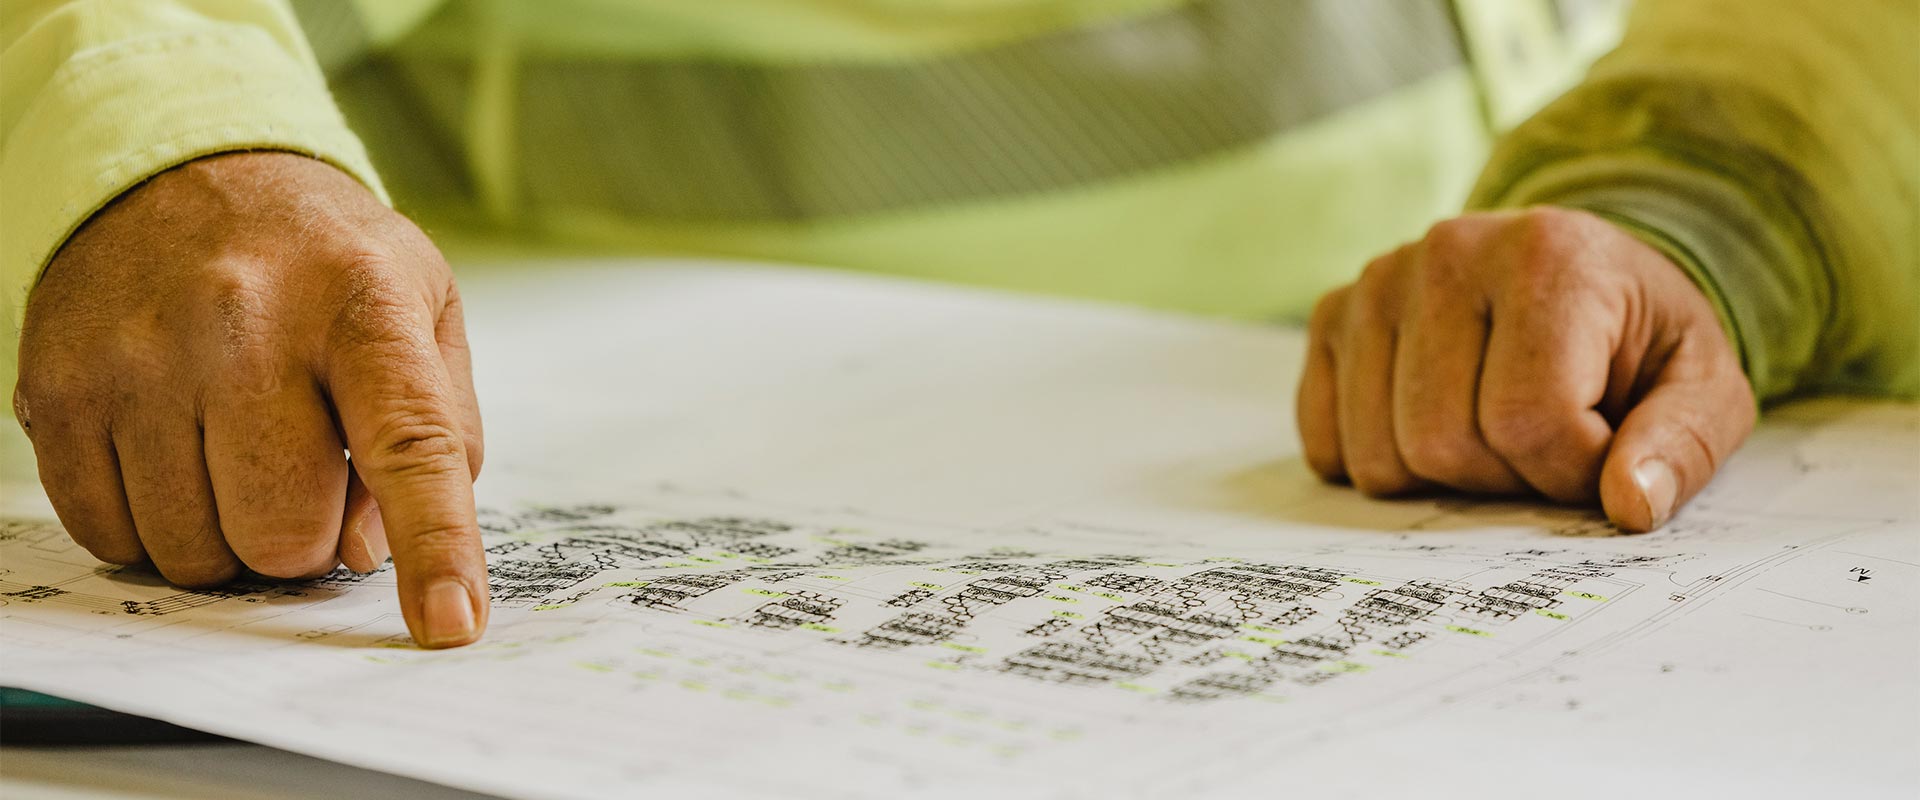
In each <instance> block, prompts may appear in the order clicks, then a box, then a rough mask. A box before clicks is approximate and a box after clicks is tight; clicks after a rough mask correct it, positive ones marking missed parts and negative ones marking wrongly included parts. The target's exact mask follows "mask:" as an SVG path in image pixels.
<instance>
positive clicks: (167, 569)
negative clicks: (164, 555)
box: [155, 553, 240, 589]
mask: <svg viewBox="0 0 1920 800" xmlns="http://www.w3.org/2000/svg"><path fill="white" fill-rule="evenodd" d="M155 566H156V567H157V568H158V569H159V570H160V576H161V577H163V578H166V579H167V582H168V583H171V584H173V585H175V586H179V587H181V588H183V589H211V588H213V587H216V586H222V585H225V584H228V583H232V582H233V579H234V578H237V577H239V576H240V562H239V561H236V560H234V559H233V558H232V557H229V556H227V555H226V554H225V553H219V554H212V555H187V556H183V557H176V558H173V559H169V560H167V561H164V562H155Z"/></svg>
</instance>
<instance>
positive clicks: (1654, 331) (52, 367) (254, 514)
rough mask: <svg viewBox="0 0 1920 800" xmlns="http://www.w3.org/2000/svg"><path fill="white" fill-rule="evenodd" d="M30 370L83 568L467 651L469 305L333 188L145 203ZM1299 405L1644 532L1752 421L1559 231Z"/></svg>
mask: <svg viewBox="0 0 1920 800" xmlns="http://www.w3.org/2000/svg"><path fill="white" fill-rule="evenodd" d="M20 365H21V379H20V383H19V385H18V387H17V388H16V391H15V396H14V410H15V415H16V417H17V418H18V419H19V420H20V423H21V425H22V427H23V428H24V429H25V430H26V431H27V435H28V437H29V438H30V439H31V440H32V442H33V447H34V452H35V453H36V455H37V457H38V459H39V465H40V475H41V480H42V482H43V483H44V484H45V487H46V490H47V494H48V496H49V498H51V500H52V502H53V505H54V509H55V510H56V512H57V513H58V514H59V516H60V519H61V522H62V523H63V524H64V525H65V526H66V528H67V530H68V531H69V532H70V533H71V534H72V536H73V537H74V539H75V540H76V541H77V542H79V543H80V544H81V545H82V546H84V547H86V548H87V550H88V551H90V552H92V553H93V554H94V555H95V556H97V557H99V558H100V559H101V560H103V561H107V562H111V563H115V564H140V563H149V562H150V563H151V564H152V565H153V566H154V568H156V569H158V570H159V572H160V573H161V574H162V575H163V576H165V577H166V578H167V579H168V580H169V581H172V582H173V583H176V584H179V585H181V586H211V585H217V584H220V583H224V582H226V581H229V580H231V579H233V578H234V577H235V576H236V575H238V574H240V572H241V570H242V569H243V568H245V569H250V570H252V571H254V572H256V573H259V574H262V575H267V576H272V577H281V578H302V577H311V576H317V575H321V574H324V573H326V572H328V571H329V570H332V569H333V568H334V567H335V566H337V565H339V564H345V565H346V566H347V567H349V568H351V569H354V570H356V571H362V572H365V571H369V570H372V569H375V568H377V567H378V566H379V565H381V564H382V563H384V562H385V561H386V559H387V557H388V555H389V553H391V556H392V558H393V561H394V565H395V569H396V571H397V574H398V578H399V587H400V597H401V602H402V609H403V611H404V613H405V616H406V619H407V625H408V628H409V629H410V630H411V632H412V633H413V636H414V639H415V641H417V642H419V643H420V644H422V645H425V646H428V647H448V646H457V645H462V644H466V643H468V642H471V641H474V640H475V639H477V638H478V637H479V635H480V633H481V632H482V631H483V630H484V629H485V626H486V620H487V582H486V564H485V559H484V555H483V553H482V550H481V545H480V539H479V532H478V527H477V525H476V523H475V517H474V506H473V492H472V479H473V478H474V477H475V476H476V475H477V474H478V473H479V470H480V462H481V448H482V439H481V428H480V415H479V410H478V406H477V404H476V402H475V399H474V394H473V386H472V378H471V371H470V367H469V358H468V352H467V345H466V334H465V330H464V326H463V323H462V321H461V310H460V297H459V293H458V291H457V290H456V289H455V287H454V281H453V276H452V273H451V271H450V270H449V269H448V267H447V264H446V262H445V260H444V259H442V258H441V256H440V254H439V252H438V251H437V250H435V248H434V247H433V245H432V243H431V242H429V241H428V240H427V238H426V237H425V236H424V235H423V234H422V233H421V232H420V230H419V229H418V228H416V227H415V226H414V225H413V224H412V223H411V222H409V221H407V220H406V218H404V217H402V216H400V215H399V214H397V213H395V212H393V211H391V210H389V209H387V208H386V207H384V206H382V205H381V204H380V203H379V201H378V199H377V198H375V197H374V196H373V194H372V193H371V192H369V191H368V190H367V189H366V188H365V187H363V186H361V185H360V184H359V183H357V182H355V181H354V180H353V179H351V178H350V177H348V176H346V175H345V174H344V173H341V172H339V171H338V170H336V169H334V168H333V167H330V166H328V165H326V164H324V163H322V162H320V161H316V160H312V159H309V158H305V157H303V156H298V155H293V154H287V153H241V154H227V155H220V156H213V157H208V158H204V159H200V160H198V161H194V162H191V163H188V164H185V165H182V166H180V167H176V168H174V169H172V170H168V171H167V172H164V173H162V174H160V175H158V176H156V177H155V178H153V179H152V180H150V181H148V182H147V183H145V184H143V185H141V186H139V187H137V188H135V189H133V190H132V191H130V192H128V193H127V194H126V195H124V196H122V197H121V198H120V199H118V200H116V201H115V202H114V203H113V204H111V205H110V206H108V207H107V208H106V209H105V210H103V211H101V212H100V213H98V214H96V215H94V217H93V218H92V219H91V220H89V221H88V222H87V223H86V225H85V226H83V227H82V228H81V229H80V230H79V231H78V232H77V233H75V234H74V236H73V237H71V239H69V241H68V242H67V243H66V245H65V246H64V247H62V249H61V250H60V252H59V253H58V254H56V256H55V258H54V259H53V261H52V263H51V264H50V265H49V266H48V268H47V271H46V273H45V275H44V277H43V278H42V279H41V281H40V283H39V285H38V286H37V287H35V289H34V291H33V294H32V296H31V298H30V299H29V305H28V309H27V314H26V318H25V324H24V326H23V331H22V334H21V340H20ZM1298 409H1299V415H1300V416H1299V426H1300V435H1301V439H1302V441H1303V444H1304V447H1305V453H1306V458H1307V462H1308V463H1309V464H1310V465H1311V466H1312V468H1313V469H1314V470H1315V471H1316V472H1318V473H1319V474H1320V475H1321V476H1322V477H1324V478H1326V479H1327V480H1330V481H1343V482H1351V483H1352V484H1353V485H1354V486H1355V487H1357V488H1359V489H1360V490H1361V491H1363V492H1366V493H1368V494H1371V495H1393V494H1400V493H1405V492H1413V491H1421V490H1427V489H1433V488H1449V489H1455V490H1460V491H1464V492H1471V493H1476V494H1494V495H1527V494H1538V495H1543V496H1545V497H1548V498H1551V499H1554V500H1558V501H1562V502H1568V503H1592V502H1593V501H1594V500H1595V499H1598V500H1599V501H1600V502H1601V503H1602V505H1603V506H1604V507H1605V508H1606V511H1607V514H1608V516H1609V517H1610V518H1611V519H1612V520H1613V521H1614V522H1615V523H1616V524H1618V525H1620V526H1621V527H1623V528H1626V529H1629V530H1636V531H1644V530H1651V529H1653V528H1656V527H1659V526H1660V525H1661V524H1663V523H1664V522H1665V521H1666V519H1667V518H1668V517H1670V516H1671V514H1672V512H1673V510H1674V509H1676V508H1677V507H1678V506H1679V505H1680V504H1682V503H1684V502H1686V500H1687V499H1688V498H1690V497H1692V496H1693V495H1694V494H1695V493H1696V492H1698V491H1699V490H1700V489H1701V488H1702V487H1703V486H1704V485H1705V484H1706V482H1707V481H1708V480H1709V479H1710V478H1711V477H1712V475H1713V473H1714V471H1715V469H1717V468H1718V465H1719V464H1720V463H1722V461H1724V459H1725V458H1726V457H1727V456H1728V455H1729V454H1731V453H1732V451H1733V450H1734V449H1735V448H1737V447H1738V446H1739V444H1740V442H1741V440H1742V439H1743V438H1744V437H1745V436H1746V434H1747V433H1748V432H1749V431H1750V430H1751V429H1752V427H1753V423H1754V414H1755V411H1754V398H1753V393H1752V391H1751V389H1750V388H1749V386H1748V383H1747V380H1746V378H1745V376H1744V375H1742V373H1741V369H1740V364H1739V362H1738V358H1737V355H1736V353H1735V352H1734V349H1733V347H1732V345H1731V343H1730V342H1729V341H1728V339H1727V336H1726V334H1725V333H1724V332H1723V331H1722V329H1721V327H1720V325H1719V323H1718V321H1717V320H1716V318H1715V316H1714V312H1713V309H1712V307H1711V305H1710V304H1709V303H1708V301H1707V299H1706V297H1705V296H1704V295H1703V294H1702V293H1701V292H1700V291H1699V289H1698V288H1696V287H1695V286H1694V285H1693V284H1692V283H1691V282H1690V281H1689V280H1688V278H1687V277H1686V275H1685V274H1684V273H1682V272H1681V271H1680V270H1679V269H1678V268H1677V267H1676V266H1674V264H1672V263H1671V262H1669V261H1668V260H1667V259H1666V258H1665V257H1663V256H1662V255H1661V254H1660V253H1659V252H1657V251H1655V250H1653V249H1651V248H1649V247H1647V246H1646V245H1645V244H1642V243H1641V242H1640V241H1638V240H1637V239H1634V238H1633V237H1631V236H1629V235H1627V234H1626V233H1625V232H1623V231H1621V230H1619V229H1618V228H1616V227H1614V226H1613V225H1611V224H1609V223H1607V222H1605V221H1603V220H1600V219H1598V218H1596V217H1593V216H1590V215H1586V214H1582V213H1578V212H1572V211H1563V210H1554V209H1537V210H1530V211H1523V212H1509V213H1499V214H1481V215H1472V216H1466V217H1461V218H1459V219H1455V220H1451V221H1448V222H1444V223H1441V224H1440V225H1438V226H1436V227H1434V229H1433V230H1432V231H1431V232H1430V233H1429V234H1428V235H1427V236H1426V238H1424V239H1423V240H1421V241H1420V242H1416V243H1414V244H1410V245H1407V246H1405V247H1402V248H1400V249H1399V250H1396V251H1394V252H1393V253H1390V254H1388V255H1386V256H1384V257H1382V258H1380V259H1378V260H1376V261H1374V262H1373V263H1372V264H1370V265H1369V266H1368V267H1367V269H1366V271H1365V273H1364V274H1363V275H1362V276H1361V278H1360V279H1359V281H1357V282H1356V283H1354V284H1353V285H1351V286H1348V287H1346V288H1344V289H1340V290H1337V291H1335V292H1333V293H1331V294H1329V295H1328V296H1327V297H1326V298H1325V299H1323V300H1322V301H1321V302H1320V304H1319V306H1318V308H1317V309H1316V311H1315V313H1314V317H1313V322H1312V327H1311V345H1310V352H1309V355H1308V359H1307V366H1306V373H1305V375H1304V376H1303V379H1302V381H1301V385H1300V397H1299V404H1298ZM349 453H350V454H351V460H349V458H348V454H349Z"/></svg>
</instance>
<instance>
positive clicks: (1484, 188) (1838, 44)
mask: <svg viewBox="0 0 1920 800" xmlns="http://www.w3.org/2000/svg"><path fill="white" fill-rule="evenodd" d="M1916 76H1920V6H1916V5H1914V4H1913V3H1910V2H1905V0H1853V2H1846V3H1830V4H1809V3H1802V2H1795V1H1794V0H1738V1H1736V0H1662V2H1656V3H1644V4H1642V5H1641V6H1640V7H1639V9H1638V10H1637V11H1636V12H1635V16H1634V18H1633V20H1632V22H1631V23H1630V26H1629V29H1628V32H1627V35H1626V38H1625V39H1624V41H1623V42H1622V44H1621V46H1620V48H1619V49H1618V50H1617V51H1616V52H1615V53H1613V54H1612V55H1610V56H1608V57H1607V58H1605V59H1603V60H1602V61H1601V62H1600V63H1599V64H1598V65H1596V67H1595V68H1594V70H1593V72H1592V73H1591V74H1590V75H1589V76H1588V78H1587V80H1586V81H1585V82H1584V83H1583V84H1581V85H1580V86H1579V87H1577V88H1576V89H1574V90H1573V91H1571V92H1569V93H1568V94H1567V95H1566V96H1565V97H1563V98H1561V99H1560V100H1559V101H1558V102H1556V103H1554V104H1553V105H1552V106H1550V107H1549V108H1548V109H1547V110H1546V111H1544V112H1542V113H1541V114H1540V115H1538V116H1537V117H1535V118H1534V119H1532V120H1530V121H1528V122H1527V123H1525V124H1523V125H1522V126H1520V127H1519V128H1518V129H1517V130H1515V131H1514V132H1513V134H1512V135H1510V136H1509V137H1507V138H1506V139H1505V140H1504V141H1503V142H1502V143H1501V144H1500V146H1499V147H1498V148H1497V150H1496V153H1495V156H1494V158H1493V160H1492V162H1491V163H1490V164H1489V166H1488V169H1487V171H1486V173H1485V174H1484V175H1483V176H1482V179H1481V182H1480V185H1479V187H1478V188H1477V189H1476V191H1475V193H1474V198H1473V200H1472V204H1473V205H1474V206H1475V207H1480V208H1495V207H1512V206H1523V205H1539V204H1552V205H1562V206H1570V207H1575V208H1581V209H1585V210H1588V211H1592V212H1595V213H1597V214H1600V215H1602V216H1605V217H1607V218H1609V219H1612V220H1614V221H1615V222H1617V223H1620V224H1622V225H1623V226H1624V227H1626V228H1627V229H1629V230H1630V231H1632V232H1634V233H1635V234H1636V235H1639V236H1640V237H1641V238H1643V239H1645V240H1646V241H1648V242H1649V243H1651V244H1654V245H1655V246H1656V247H1658V248H1660V249H1661V250H1662V251H1663V252H1665V253H1667V255H1668V256H1669V257H1671V258H1673V259H1674V260H1675V261H1676V263H1679V264H1680V265H1681V266H1682V267H1683V268H1685V269H1687V271H1688V272H1689V274H1690V275H1691V276H1692V277H1693V278H1694V279H1695V281H1696V283H1698V284H1699V285H1700V286H1701V288H1702V289H1703V290H1704V291H1705V292H1706V293H1707V294H1708V296H1709V297H1710V298H1711V299H1712V300H1713V301H1714V304H1715V306H1716V308H1717V310H1718V311H1719V313H1720V314H1721V317H1722V321H1723V323H1724V324H1725V325H1726V326H1727V328H1728V329H1729V332H1730V333H1732V334H1733V336H1734V337H1735V339H1736V341H1737V342H1738V343H1739V346H1740V350H1741V356H1742V361H1743V364H1744V366H1745V368H1746V370H1747V372H1748V375H1749V377H1750V379H1751V380H1752V382H1753V384H1754V389H1755V392H1756V394H1758V395H1759V396H1760V397H1761V398H1762V399H1775V398H1780V397H1784V396H1787V395H1791V394H1794V393H1796V392H1802V391H1818V390H1840V391H1854V392H1871V393H1886V394H1900V395H1913V394H1916V393H1920V325H1917V324H1916V321H1915V320H1916V316H1917V315H1920V308H1916V306H1920V230H1917V228H1920V223H1917V222H1916V220H1917V219H1920V217H1917V216H1916V214H1915V211H1914V209H1915V204H1916V198H1920V81H1917V80H1916Z"/></svg>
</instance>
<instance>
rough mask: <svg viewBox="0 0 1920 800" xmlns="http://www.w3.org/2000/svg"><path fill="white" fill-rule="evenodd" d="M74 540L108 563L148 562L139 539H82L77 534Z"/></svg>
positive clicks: (132, 563) (124, 565)
mask: <svg viewBox="0 0 1920 800" xmlns="http://www.w3.org/2000/svg"><path fill="white" fill-rule="evenodd" d="M74 541H75V542H77V543H78V544H79V545H80V546H81V547H82V548H85V549H86V551H87V552H88V553H91V554H93V557H94V558H97V559H100V560H101V561H104V562H106V563H108V564H118V565H120V566H123V567H131V566H133V565H135V564H143V563H146V560H147V551H146V550H145V549H144V548H142V547H141V546H140V542H139V540H137V539H136V540H132V541H129V540H126V539H121V538H117V537H115V538H97V539H94V538H90V539H82V538H80V537H78V536H75V537H74Z"/></svg>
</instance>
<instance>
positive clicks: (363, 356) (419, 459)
mask: <svg viewBox="0 0 1920 800" xmlns="http://www.w3.org/2000/svg"><path fill="white" fill-rule="evenodd" d="M356 295H357V299H356V300H355V301H353V304H352V307H350V308H349V309H348V310H347V311H346V312H345V314H344V315H343V317H342V321H343V325H342V334H341V335H340V336H339V337H337V338H336V344H335V346H334V348H333V352H332V354H331V357H330V369H329V370H328V376H329V389H330V390H331V392H332V396H333V403H334V407H335V409H336V410H338V411H339V413H340V425H341V428H342V429H343V430H344V431H345V432H346V436H347V448H348V451H349V452H350V453H351V457H352V463H353V464H354V468H355V470H356V471H357V472H358V474H359V476H360V480H361V481H362V482H363V483H365V484H366V487H367V489H368V491H369V492H370V493H371V494H372V495H373V498H374V501H375V502H376V503H378V504H379V507H380V514H381V517H382V520H383V523H384V526H385V528H386V532H387V542H388V544H389V545H390V546H391V547H392V550H393V563H394V571H395V573H396V575H397V577H398V580H399V585H400V606H401V612H402V614H403V615H404V616H405V617H406V621H407V629H408V630H409V631H410V632H411V633H412V634H413V640H414V641H415V642H416V643H418V644H420V645H421V646H423V647H432V648H438V647H457V646H459V645H463V644H468V643H470V642H472V641H474V640H475V639H478V638H479V637H480V632H481V631H482V630H483V629H485V627H486V622H487V565H486V556H485V553H484V551H483V549H482V545H481V543H480V529H479V525H478V523H477V520H476V518H475V516H474V505H473V476H472V472H471V470H470V468H469V466H468V461H467V452H466V444H465V442H464V441H463V438H462V436H461V429H460V419H461V417H460V409H461V408H463V407H464V406H463V403H464V402H465V401H464V400H463V399H461V398H460V397H459V396H458V393H459V392H460V391H461V388H460V387H461V386H462V384H460V383H458V382H456V381H455V380H453V377H452V376H451V375H450V374H449V371H448V369H447V365H446V363H445V362H444V361H443V360H442V358H441V355H440V350H439V348H438V346H437V344H436V342H435V339H434V322H435V320H434V317H435V314H434V312H433V310H432V309H431V307H430V305H429V303H428V302H427V301H426V300H425V299H423V298H420V297H419V296H418V295H414V294H412V293H409V292H406V291H400V292H385V291H381V290H378V289H375V290H371V291H361V292H356Z"/></svg>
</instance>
